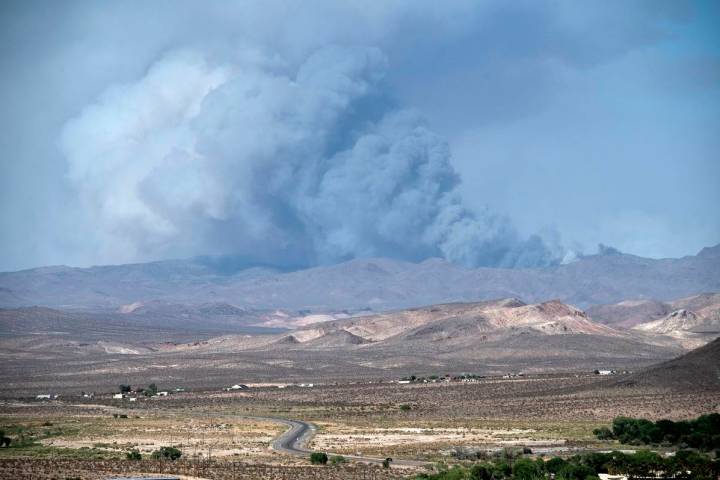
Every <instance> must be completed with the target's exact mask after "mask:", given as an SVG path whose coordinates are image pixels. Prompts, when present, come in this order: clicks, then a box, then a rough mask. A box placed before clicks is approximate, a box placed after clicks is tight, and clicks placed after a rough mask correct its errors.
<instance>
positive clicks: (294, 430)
mask: <svg viewBox="0 0 720 480" xmlns="http://www.w3.org/2000/svg"><path fill="white" fill-rule="evenodd" d="M246 418H253V419H255V420H266V421H270V422H275V423H282V424H283V425H287V426H288V427H290V428H289V429H287V430H286V431H285V432H283V433H281V434H280V435H278V436H277V437H276V438H275V439H274V440H273V441H272V442H271V443H270V446H271V447H272V449H273V450H275V451H277V452H281V453H287V454H289V455H296V456H300V457H307V456H309V455H310V454H311V453H312V452H313V451H314V450H311V449H309V448H307V444H308V442H309V441H310V439H312V437H313V435H315V432H316V431H317V427H316V426H315V425H313V424H312V423H308V422H303V421H301V420H288V419H285V418H276V417H246ZM326 453H328V455H339V454H334V453H329V452H326ZM342 456H343V457H345V458H346V459H348V460H354V461H356V462H363V463H382V462H383V459H382V458H372V457H362V456H357V455H342ZM392 464H393V465H411V466H422V465H428V464H430V462H423V461H419V460H400V459H393V462H392Z"/></svg>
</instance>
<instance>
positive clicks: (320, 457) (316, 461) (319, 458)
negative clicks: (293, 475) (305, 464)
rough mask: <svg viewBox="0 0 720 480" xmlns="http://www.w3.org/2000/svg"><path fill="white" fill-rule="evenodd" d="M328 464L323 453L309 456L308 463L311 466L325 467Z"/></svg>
mask: <svg viewBox="0 0 720 480" xmlns="http://www.w3.org/2000/svg"><path fill="white" fill-rule="evenodd" d="M327 462H328V456H327V454H326V453H323V452H313V453H311V454H310V463H312V464H313V465H325V464H327Z"/></svg>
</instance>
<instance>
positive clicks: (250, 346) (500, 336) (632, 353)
mask: <svg viewBox="0 0 720 480" xmlns="http://www.w3.org/2000/svg"><path fill="white" fill-rule="evenodd" d="M158 308H160V310H161V311H162V308H161V305H160V304H155V303H153V304H151V305H134V306H133V307H132V308H125V309H123V312H124V313H120V312H118V311H114V313H113V314H112V315H109V316H107V317H104V318H103V319H102V321H99V320H98V318H96V317H94V316H93V315H95V314H91V313H77V312H75V313H67V315H68V317H63V316H62V315H63V312H59V313H54V312H53V311H48V310H47V309H35V310H36V311H41V312H42V314H43V315H45V316H47V317H48V318H50V319H51V320H53V319H54V320H53V321H55V322H59V323H49V324H48V323H43V322H39V323H35V324H33V325H34V327H33V328H35V329H36V330H35V331H31V332H29V334H25V335H23V334H22V332H19V331H18V332H16V334H15V335H13V336H4V337H2V338H0V352H2V355H0V356H2V357H3V362H4V365H5V367H6V368H5V369H4V371H3V372H0V381H3V382H4V383H5V384H6V385H11V386H12V391H14V392H20V391H27V390H23V389H26V388H27V380H23V379H22V378H18V377H17V375H18V374H19V373H18V372H33V374H32V382H31V383H32V385H33V388H37V389H42V388H56V387H57V382H58V380H57V379H58V378H59V377H58V375H60V374H62V375H61V378H62V382H63V385H65V386H66V387H67V388H68V389H71V388H77V387H80V386H82V387H81V388H85V387H87V386H88V385H97V388H100V386H102V385H105V384H106V383H107V382H108V381H109V379H115V378H117V377H122V378H124V379H125V381H127V382H131V383H141V384H142V383H148V380H149V379H152V380H153V381H156V382H162V381H173V382H177V381H178V380H177V379H183V383H184V384H187V385H194V386H198V387H202V386H207V387H217V385H222V384H225V383H227V384H233V383H238V382H241V383H243V382H244V383H247V382H267V381H269V380H279V381H297V382H305V381H309V382H330V381H334V380H346V379H349V378H351V379H369V378H375V379H377V378H382V379H388V378H393V377H395V378H397V377H401V376H406V375H409V374H419V375H433V374H435V375H437V374H445V373H448V372H456V373H460V372H466V373H474V374H480V375H498V374H507V373H513V372H525V373H538V372H562V371H581V372H582V371H584V372H591V371H592V370H594V369H618V370H622V369H631V370H635V369H637V368H639V367H643V366H647V365H650V364H653V363H657V362H659V361H663V360H667V359H669V358H673V357H676V356H678V355H679V354H681V353H682V352H683V351H684V350H683V347H682V345H681V342H679V341H678V340H677V339H675V338H672V337H669V336H667V335H660V334H654V333H646V332H638V331H634V330H618V329H614V328H612V327H610V326H607V325H603V324H600V323H597V322H594V321H593V320H592V319H591V318H589V317H588V316H587V315H586V314H585V313H584V312H583V311H582V310H580V309H578V308H576V307H574V306H571V305H568V304H565V303H563V302H560V301H559V300H551V301H546V302H541V303H535V304H526V303H524V302H522V301H520V300H518V299H516V298H506V299H501V300H491V301H484V302H472V303H449V304H439V305H431V306H427V307H421V308H412V309H404V310H398V311H394V312H383V313H376V314H367V313H366V314H363V315H360V316H352V317H348V318H339V319H335V320H331V321H325V322H315V323H309V324H306V325H303V321H302V317H301V318H300V320H299V321H298V322H296V325H299V328H296V329H294V330H291V331H284V332H279V333H272V334H268V333H265V334H258V332H250V333H248V332H243V331H242V330H241V329H240V328H241V327H242V324H241V323H242V322H246V321H251V319H250V318H240V319H239V320H238V322H239V323H238V326H236V328H237V330H235V331H232V330H231V331H230V332H228V331H227V330H225V331H222V330H221V331H220V332H221V333H222V334H221V335H213V331H212V330H210V329H206V330H205V331H202V332H201V331H200V330H198V331H195V332H193V331H192V330H187V329H183V328H182V325H183V322H182V321H175V322H174V323H173V322H166V323H164V324H163V325H164V326H163V327H162V328H158V329H156V330H152V329H151V328H150V327H149V326H148V325H147V324H145V323H143V322H145V321H149V319H152V318H153V317H152V315H150V316H149V317H148V318H146V317H145V314H144V313H143V311H144V310H145V309H149V310H147V311H146V313H148V312H149V311H152V310H154V309H158ZM199 310H203V311H206V312H211V313H213V314H215V313H218V312H219V317H220V319H216V321H217V322H219V324H222V322H227V321H229V320H228V318H227V317H228V315H225V314H226V313H228V312H232V313H239V310H238V311H236V310H235V307H232V306H227V305H224V304H221V305H216V306H211V307H209V306H207V305H205V306H202V307H200V306H198V307H194V306H177V305H174V306H172V308H169V311H174V312H181V313H183V312H184V313H183V314H187V315H196V314H198V313H197V312H198V311H199ZM240 310H242V309H240ZM243 311H244V310H243ZM8 312H9V313H8ZM247 313H248V315H251V316H252V317H253V318H254V321H260V322H262V321H263V319H267V318H270V320H268V321H269V322H274V321H275V320H276V319H277V318H285V319H286V320H287V319H290V318H292V317H290V316H285V317H283V315H282V314H281V313H282V312H278V311H270V312H255V311H250V312H247ZM5 314H6V318H7V317H10V318H17V317H13V315H14V313H13V312H12V311H5ZM215 316H218V315H215ZM309 316H312V317H315V316H314V315H309ZM230 317H232V316H230ZM1 318H2V316H0V319H1ZM207 318H210V319H211V320H212V317H207ZM211 320H208V322H210V321H211ZM84 321H87V322H88V323H82V322H84ZM114 322H125V323H114ZM133 322H135V323H133ZM18 323H19V324H20V325H22V324H23V322H22V321H21V322H17V321H16V324H18ZM189 324H190V325H195V326H196V327H193V328H197V325H201V322H190V323H189ZM261 324H262V323H261ZM5 325H9V323H6V324H5ZM44 325H51V326H59V327H62V330H58V331H53V332H50V331H48V330H38V327H43V326H44ZM72 325H80V326H86V327H87V328H88V332H85V331H82V330H81V329H80V328H74V329H71V328H68V327H69V326H72ZM93 329H94V330H93ZM103 329H106V330H105V331H103ZM168 336H171V337H170V338H169V339H168ZM78 358H82V365H81V366H78ZM71 365H72V366H73V367H72V368H70V366H71ZM22 375H27V373H22ZM114 383H116V382H113V384H114Z"/></svg>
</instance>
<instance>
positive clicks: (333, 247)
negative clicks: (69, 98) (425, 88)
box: [61, 47, 563, 267]
mask: <svg viewBox="0 0 720 480" xmlns="http://www.w3.org/2000/svg"><path fill="white" fill-rule="evenodd" d="M386 68H387V60H386V58H385V56H384V55H383V54H382V52H380V51H379V50H376V49H371V48H340V47H326V48H322V49H319V50H317V51H315V52H314V53H312V54H311V55H309V56H308V57H307V58H305V59H304V60H303V61H301V62H300V64H299V65H298V64H297V63H296V64H292V65H291V64H289V63H286V62H284V61H283V60H282V59H280V58H276V57H271V56H268V55H261V54H259V53H257V52H254V51H251V50H248V51H244V52H241V54H240V55H236V56H235V57H234V58H233V60H232V61H228V60H224V61H223V62H215V61H210V60H209V59H207V58H205V57H204V56H203V55H202V54H201V53H200V52H198V51H176V52H172V53H170V54H167V55H165V56H164V57H163V58H161V59H159V60H158V61H156V62H155V63H154V64H153V65H152V66H151V67H150V68H149V70H148V71H147V72H146V74H145V75H144V76H143V77H142V78H141V79H139V80H138V81H137V82H135V83H131V84H125V85H116V86H113V87H111V88H109V89H108V90H106V91H105V93H104V94H103V95H101V96H100V97H99V98H98V99H97V100H96V101H95V102H94V103H93V104H91V105H89V106H87V107H86V108H85V109H84V110H83V111H82V112H81V113H80V114H79V115H78V116H77V117H76V118H74V119H73V120H71V121H70V122H68V123H67V125H66V126H65V129H64V132H63V135H62V140H61V148H62V151H63V153H64V155H65V156H66V158H67V161H68V164H69V174H68V175H69V179H70V180H71V182H72V184H73V185H74V187H75V188H76V189H77V190H78V192H79V194H80V198H81V199H82V205H83V209H84V210H85V211H86V212H89V214H90V215H91V217H92V221H93V225H94V230H95V232H96V235H97V238H96V239H95V241H96V243H97V244H98V245H101V246H102V248H104V249H106V250H107V251H112V252H123V255H124V256H125V257H126V258H133V259H146V258H158V257H168V256H183V255H197V254H208V253H225V254H228V253H230V254H237V255H242V256H244V257H247V258H251V259H254V260H256V261H257V262H258V263H272V264H277V265H314V264H324V263H332V262H337V261H342V260H346V259H350V258H356V257H370V256H387V257H393V258H402V259H407V260H421V259H424V258H428V257H432V256H441V257H444V258H445V259H447V260H449V261H452V262H457V263H460V264H463V265H467V266H481V265H482V266H508V267H515V266H538V265H548V264H551V263H555V262H557V261H559V259H560V258H562V253H563V252H559V251H556V250H554V249H550V248H548V247H547V246H546V243H545V242H544V241H542V240H541V239H540V238H539V237H531V238H530V239H528V240H525V239H521V238H520V237H519V236H518V234H517V233H516V231H515V230H514V228H513V226H512V224H511V223H510V222H509V221H508V220H507V219H506V218H504V217H502V216H498V215H494V214H491V213H489V212H472V211H469V210H468V209H467V208H466V207H465V206H464V205H463V202H462V199H461V198H460V196H459V194H458V191H457V189H458V185H459V183H460V179H459V177H458V175H457V173H456V172H455V171H454V170H453V167H452V166H451V164H450V151H449V148H448V145H447V143H446V141H445V140H444V139H443V138H441V137H440V136H438V135H437V134H435V133H433V132H432V131H431V130H429V129H428V128H427V126H426V125H425V124H424V122H423V119H422V117H421V116H420V115H419V114H418V113H416V112H413V111H411V110H407V109H404V108H399V107H397V105H396V102H394V101H393V99H392V96H391V94H390V92H389V91H388V89H387V87H386V85H385V84H384V82H383V77H384V73H385V70H386ZM428 94H431V92H428Z"/></svg>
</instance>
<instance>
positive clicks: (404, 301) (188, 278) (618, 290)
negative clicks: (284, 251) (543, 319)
mask: <svg viewBox="0 0 720 480" xmlns="http://www.w3.org/2000/svg"><path fill="white" fill-rule="evenodd" d="M218 263H219V262H214V263H213V262H210V261H208V259H207V258H202V259H190V260H173V261H162V262H154V263H146V264H132V265H118V266H103V267H91V268H71V267H43V268H36V269H31V270H24V271H20V272H9V273H1V274H0V292H1V294H0V306H4V307H17V306H28V305H40V306H48V307H62V308H71V309H92V310H96V309H98V308H109V309H117V308H119V307H121V306H122V305H129V304H133V303H135V302H143V303H147V302H149V301H151V300H161V301H163V302H166V303H183V304H203V303H227V304H229V305H231V306H235V307H239V308H242V309H247V308H255V309H270V308H284V309H296V310H301V309H306V310H312V311H327V310H337V309H352V310H360V309H368V308H369V309H372V310H377V311H382V310H388V309H395V308H405V307H410V306H416V305H428V304H433V303H447V302H456V301H479V300H484V299H491V298H504V297H517V298H522V299H523V300H526V301H530V302H537V301H543V300H546V299H548V298H558V299H560V300H562V301H564V302H568V303H572V304H574V305H578V306H580V307H581V308H585V307H587V306H590V305H595V304H608V303H614V302H619V301H622V300H625V299H628V298H637V299H657V300H660V301H663V300H670V299H674V298H679V297H683V296H688V295H693V294H697V293H700V292H706V291H720V245H719V246H715V247H712V248H705V249H703V250H702V251H701V252H700V253H699V254H698V255H695V256H688V257H683V258H678V259H649V258H642V257H637V256H633V255H626V254H621V253H617V252H615V251H613V252H611V253H606V254H603V255H591V256H585V257H581V258H579V259H578V260H576V261H574V262H572V263H569V264H566V265H560V266H557V267H553V268H546V269H501V268H477V269H468V268H463V267H461V266H458V265H454V264H450V263H447V262H445V261H443V260H439V259H430V260H426V261H424V262H422V263H408V262H402V261H397V260H389V259H362V260H352V261H349V262H345V263H340V264H336V265H330V266H321V267H315V268H310V269H305V270H297V271H292V272H282V271H278V270H275V269H272V268H268V267H251V268H244V269H240V270H236V269H227V268H221V267H219V266H218Z"/></svg>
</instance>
